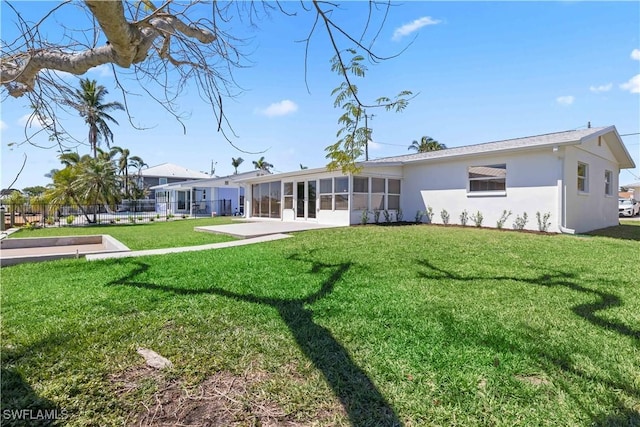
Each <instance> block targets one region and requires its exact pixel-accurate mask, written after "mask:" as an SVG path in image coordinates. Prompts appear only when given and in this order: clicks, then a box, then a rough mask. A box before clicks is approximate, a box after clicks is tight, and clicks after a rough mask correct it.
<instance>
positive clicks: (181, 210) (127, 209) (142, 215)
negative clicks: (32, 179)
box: [0, 200, 237, 229]
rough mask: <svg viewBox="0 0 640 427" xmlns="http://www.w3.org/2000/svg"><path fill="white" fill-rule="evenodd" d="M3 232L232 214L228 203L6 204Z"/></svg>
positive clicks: (1, 209) (153, 201)
mask: <svg viewBox="0 0 640 427" xmlns="http://www.w3.org/2000/svg"><path fill="white" fill-rule="evenodd" d="M0 213H3V216H4V225H5V229H6V228H10V227H22V226H27V227H29V226H37V227H40V226H43V227H55V226H60V227H63V226H75V225H89V224H135V223H140V222H154V221H169V220H172V219H178V218H194V217H195V218H202V217H211V216H228V215H236V214H237V212H232V204H231V200H207V201H203V202H196V203H192V204H188V203H185V202H180V201H178V202H171V203H159V202H157V201H155V200H135V201H134V200H131V201H129V200H127V201H124V202H122V203H119V204H117V205H104V204H102V205H82V206H79V205H64V206H60V205H47V204H32V203H24V204H6V205H4V204H3V205H2V206H1V207H0Z"/></svg>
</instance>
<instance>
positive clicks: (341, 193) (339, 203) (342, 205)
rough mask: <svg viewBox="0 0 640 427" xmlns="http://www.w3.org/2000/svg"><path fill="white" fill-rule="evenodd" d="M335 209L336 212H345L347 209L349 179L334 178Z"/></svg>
mask: <svg viewBox="0 0 640 427" xmlns="http://www.w3.org/2000/svg"><path fill="white" fill-rule="evenodd" d="M334 184H335V185H334V187H335V192H336V193H335V201H336V206H335V209H336V210H337V211H346V210H347V209H349V178H348V177H342V178H335V180H334Z"/></svg>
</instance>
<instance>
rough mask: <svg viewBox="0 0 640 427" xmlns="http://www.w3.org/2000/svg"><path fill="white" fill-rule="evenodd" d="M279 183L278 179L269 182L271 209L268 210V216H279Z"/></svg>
mask: <svg viewBox="0 0 640 427" xmlns="http://www.w3.org/2000/svg"><path fill="white" fill-rule="evenodd" d="M280 185H281V182H280V181H274V182H272V183H271V184H270V191H269V194H270V195H271V200H270V203H271V210H270V211H269V218H280Z"/></svg>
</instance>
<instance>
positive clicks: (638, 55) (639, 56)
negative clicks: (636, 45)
mask: <svg viewBox="0 0 640 427" xmlns="http://www.w3.org/2000/svg"><path fill="white" fill-rule="evenodd" d="M631 59H635V60H636V61H640V49H633V50H632V51H631Z"/></svg>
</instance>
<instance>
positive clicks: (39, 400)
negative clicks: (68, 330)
mask: <svg viewBox="0 0 640 427" xmlns="http://www.w3.org/2000/svg"><path fill="white" fill-rule="evenodd" d="M69 339H70V337H68V336H63V335H52V336H49V337H47V338H46V339H44V340H41V341H38V342H35V343H33V344H31V345H29V346H27V347H25V348H22V349H19V350H16V349H6V348H3V350H2V368H0V371H1V372H0V378H1V381H0V382H1V385H0V425H2V426H3V427H4V426H12V427H17V426H51V425H56V423H57V422H59V421H60V420H62V419H64V418H66V416H67V412H66V410H64V409H61V408H59V407H58V406H57V405H56V404H55V403H54V402H52V401H51V400H49V399H46V398H44V397H42V396H40V395H38V393H37V392H36V391H35V390H34V389H33V388H32V387H31V385H30V384H29V383H28V382H27V381H25V379H24V378H23V377H22V374H21V373H20V372H19V371H18V369H16V368H15V367H14V365H16V364H27V363H29V359H30V358H31V357H36V356H35V355H36V354H38V353H40V352H44V351H47V352H49V351H53V349H54V348H58V347H59V346H61V345H64V344H65V343H66V342H67V341H68V340H69Z"/></svg>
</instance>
